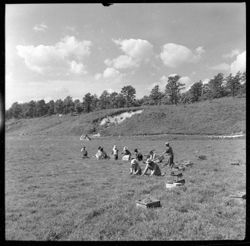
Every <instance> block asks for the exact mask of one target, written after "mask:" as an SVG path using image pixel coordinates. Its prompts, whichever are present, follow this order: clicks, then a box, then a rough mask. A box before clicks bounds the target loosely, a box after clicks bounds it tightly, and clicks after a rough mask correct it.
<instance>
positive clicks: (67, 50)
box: [16, 36, 92, 73]
mask: <svg viewBox="0 0 250 246" xmlns="http://www.w3.org/2000/svg"><path fill="white" fill-rule="evenodd" d="M91 45H92V43H91V41H87V40H83V41H78V40H77V39H76V38H75V37H74V36H66V37H64V38H63V39H62V40H61V41H59V42H58V43H56V44H55V45H38V46H33V45H28V46H23V45H17V47H16V48H17V53H18V55H19V56H20V57H22V58H23V59H24V62H25V64H26V66H27V67H28V68H29V69H31V70H33V71H36V72H39V73H43V72H48V71H55V70H60V69H61V70H64V71H65V69H67V68H68V70H70V69H72V67H71V66H72V64H71V62H72V61H77V62H80V61H81V60H82V59H83V58H84V57H86V56H88V55H89V54H90V47H91ZM69 64H70V65H69ZM78 69H79V66H78Z"/></svg>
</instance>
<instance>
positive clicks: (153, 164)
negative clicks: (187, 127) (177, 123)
mask: <svg viewBox="0 0 250 246" xmlns="http://www.w3.org/2000/svg"><path fill="white" fill-rule="evenodd" d="M165 146H166V149H165V151H164V152H163V153H162V154H161V155H157V154H156V153H155V152H154V150H151V151H150V152H149V154H148V155H146V161H145V159H144V158H143V154H142V153H141V152H140V151H138V149H134V155H132V153H131V152H130V151H129V150H128V148H127V147H126V146H125V147H124V148H123V151H122V152H121V154H122V160H123V161H131V162H130V163H131V166H130V174H131V175H146V174H147V172H148V171H150V175H151V176H152V175H156V176H161V175H162V173H161V170H160V167H159V165H158V163H161V162H162V161H163V160H164V159H166V163H165V165H169V166H170V167H172V166H173V165H174V153H173V149H172V147H171V146H170V144H169V143H168V142H166V143H165ZM81 152H82V158H88V152H87V150H86V147H85V146H83V147H82V149H81ZM118 154H119V150H118V148H117V146H116V145H114V147H113V149H112V152H111V156H112V157H113V159H114V160H118ZM132 156H133V157H132ZM95 157H96V159H97V160H101V159H110V156H109V155H108V154H107V153H106V152H105V151H104V148H103V147H101V146H99V147H98V150H97V153H96V154H95ZM139 162H143V163H145V164H146V167H145V169H144V171H143V172H142V170H141V167H140V165H139Z"/></svg>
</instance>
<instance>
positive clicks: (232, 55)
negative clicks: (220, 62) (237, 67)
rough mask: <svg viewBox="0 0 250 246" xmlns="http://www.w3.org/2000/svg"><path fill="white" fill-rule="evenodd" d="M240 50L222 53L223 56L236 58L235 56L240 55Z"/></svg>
mask: <svg viewBox="0 0 250 246" xmlns="http://www.w3.org/2000/svg"><path fill="white" fill-rule="evenodd" d="M239 54H240V51H239V50H238V49H234V50H232V51H231V52H230V53H227V54H224V55H222V57H223V58H234V57H235V56H237V55H239Z"/></svg>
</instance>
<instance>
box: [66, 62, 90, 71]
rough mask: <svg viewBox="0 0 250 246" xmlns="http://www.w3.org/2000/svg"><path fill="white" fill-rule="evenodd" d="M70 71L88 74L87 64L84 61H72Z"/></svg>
mask: <svg viewBox="0 0 250 246" xmlns="http://www.w3.org/2000/svg"><path fill="white" fill-rule="evenodd" d="M70 71H71V72H72V73H75V74H86V73H87V71H86V70H85V66H84V65H83V64H82V63H77V62H76V61H71V63H70Z"/></svg>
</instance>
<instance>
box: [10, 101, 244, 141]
mask: <svg viewBox="0 0 250 246" xmlns="http://www.w3.org/2000/svg"><path fill="white" fill-rule="evenodd" d="M139 109H143V112H142V114H138V115H134V116H133V117H131V118H130V119H127V120H125V121H124V122H122V123H121V124H119V125H111V126H110V127H102V126H100V122H101V120H102V119H103V118H105V117H106V116H112V115H116V114H120V113H123V112H126V111H130V110H139ZM155 126H157V127H155ZM245 130H246V98H220V99H215V100H213V101H211V102H209V101H204V102H198V103H194V104H190V105H177V106H175V105H160V106H143V107H138V108H123V109H107V110H100V111H96V112H91V113H89V114H80V115H78V116H71V115H63V116H62V117H58V116H57V115H53V116H47V117H42V118H34V119H19V120H9V121H7V122H6V132H7V133H8V135H13V136H16V135H20V136H22V135H24V136H26V135H29V136H34V135H47V136H52V135H53V136H61V135H68V136H72V135H74V136H80V135H82V134H86V133H88V134H89V133H90V134H91V133H101V135H102V136H119V135H121V136H128V135H130V136H134V135H147V134H165V133H167V134H176V133H178V134H232V133H237V132H241V131H243V132H245Z"/></svg>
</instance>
